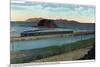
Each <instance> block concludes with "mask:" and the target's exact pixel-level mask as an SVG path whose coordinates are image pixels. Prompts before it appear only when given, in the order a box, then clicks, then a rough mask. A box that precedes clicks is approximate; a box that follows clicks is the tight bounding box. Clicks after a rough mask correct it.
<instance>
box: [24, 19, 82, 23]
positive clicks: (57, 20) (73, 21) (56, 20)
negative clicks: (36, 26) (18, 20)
mask: <svg viewBox="0 0 100 67" xmlns="http://www.w3.org/2000/svg"><path fill="white" fill-rule="evenodd" d="M43 19H44V18H29V19H27V20H26V21H27V22H39V21H40V20H43ZM47 20H52V21H53V22H56V23H80V22H78V21H75V20H65V19H47Z"/></svg>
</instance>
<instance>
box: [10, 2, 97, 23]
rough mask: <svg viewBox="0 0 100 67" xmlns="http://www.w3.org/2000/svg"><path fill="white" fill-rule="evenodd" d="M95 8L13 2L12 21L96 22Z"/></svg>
mask: <svg viewBox="0 0 100 67" xmlns="http://www.w3.org/2000/svg"><path fill="white" fill-rule="evenodd" d="M95 9H96V8H95V6H87V5H76V4H61V3H45V2H34V1H25V0H11V21H25V20H27V19H29V18H47V19H67V20H76V21H79V22H90V23H94V22H95V13H96V11H95Z"/></svg>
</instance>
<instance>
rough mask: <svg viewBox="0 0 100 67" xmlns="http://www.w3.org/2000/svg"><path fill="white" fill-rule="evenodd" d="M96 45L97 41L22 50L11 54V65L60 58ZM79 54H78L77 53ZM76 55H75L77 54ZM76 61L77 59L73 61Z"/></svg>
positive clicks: (89, 40) (91, 40)
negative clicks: (54, 57)
mask: <svg viewBox="0 0 100 67" xmlns="http://www.w3.org/2000/svg"><path fill="white" fill-rule="evenodd" d="M93 45H95V39H94V38H91V39H88V40H80V41H78V42H74V43H71V44H67V45H66V44H63V45H61V46H48V47H44V48H37V49H30V50H22V51H18V52H15V53H14V54H11V63H12V64H15V63H27V62H31V61H33V60H34V61H35V60H39V59H43V58H48V57H52V56H56V55H57V56H58V55H61V54H64V53H66V52H67V53H69V52H72V51H75V50H78V49H85V48H88V47H91V46H93ZM88 49H90V48H88ZM76 53H77V52H76ZM76 53H75V54H76ZM73 60H75V59H73Z"/></svg>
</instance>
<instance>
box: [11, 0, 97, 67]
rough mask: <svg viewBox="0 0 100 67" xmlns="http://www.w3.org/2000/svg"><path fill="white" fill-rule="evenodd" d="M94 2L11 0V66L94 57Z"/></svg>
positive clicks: (81, 59)
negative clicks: (80, 3) (81, 3)
mask: <svg viewBox="0 0 100 67" xmlns="http://www.w3.org/2000/svg"><path fill="white" fill-rule="evenodd" d="M95 14H96V7H95V6H93V5H79V4H66V3H49V2H37V1H33V2H28V1H23V2H18V1H17V0H11V22H10V26H11V27H10V28H11V30H10V34H11V36H10V62H11V65H12V67H14V66H18V65H19V66H23V64H24V65H25V66H27V65H39V64H53V63H68V62H83V61H94V60H95Z"/></svg>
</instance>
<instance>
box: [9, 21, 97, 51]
mask: <svg viewBox="0 0 100 67" xmlns="http://www.w3.org/2000/svg"><path fill="white" fill-rule="evenodd" d="M36 25H37V24H35V23H24V22H23V23H11V36H20V35H19V34H20V33H21V32H22V31H25V30H31V29H32V30H33V29H38V28H36V27H34V26H36ZM58 25H59V27H61V28H66V29H72V30H74V31H79V30H81V31H82V30H95V24H85V23H84V24H58ZM94 37H95V36H94V35H83V36H70V37H57V38H56V37H55V38H49V39H40V40H27V41H16V42H11V51H12V50H13V49H14V51H20V50H27V49H34V48H42V47H47V46H53V45H62V44H68V43H72V42H76V41H79V40H85V39H89V38H94ZM12 46H13V47H14V48H12Z"/></svg>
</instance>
